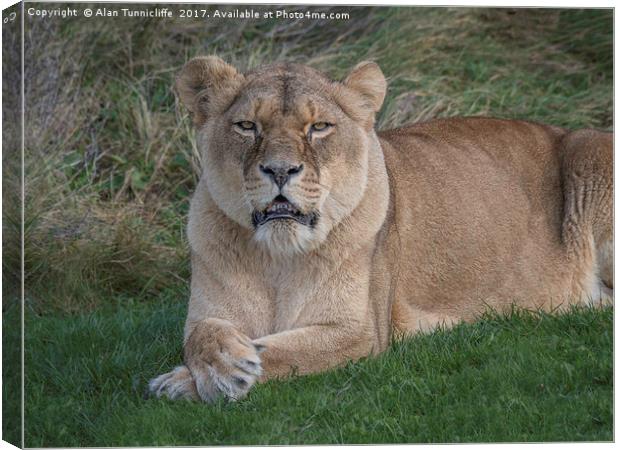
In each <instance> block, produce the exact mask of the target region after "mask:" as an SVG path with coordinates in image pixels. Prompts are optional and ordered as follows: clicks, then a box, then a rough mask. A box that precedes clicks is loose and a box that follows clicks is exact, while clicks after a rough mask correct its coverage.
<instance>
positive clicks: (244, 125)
mask: <svg viewBox="0 0 620 450" xmlns="http://www.w3.org/2000/svg"><path fill="white" fill-rule="evenodd" d="M235 125H236V126H237V127H239V128H241V129H242V130H244V131H253V130H256V124H255V123H254V122H250V121H249V120H242V121H240V122H235Z"/></svg>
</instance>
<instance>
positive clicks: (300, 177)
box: [177, 57, 385, 254]
mask: <svg viewBox="0 0 620 450" xmlns="http://www.w3.org/2000/svg"><path fill="white" fill-rule="evenodd" d="M362 72H364V73H362ZM360 75H366V76H365V77H364V76H360ZM373 83H374V84H373ZM177 87H178V89H179V93H180V95H181V98H182V100H183V101H184V102H185V103H186V104H187V105H188V106H189V109H190V111H192V112H193V114H194V120H195V121H196V123H197V125H198V127H199V132H198V144H199V145H200V147H201V149H202V151H203V152H204V162H205V164H204V171H203V175H202V176H203V177H204V178H205V180H204V181H205V182H206V184H207V187H208V190H209V193H210V194H211V196H212V197H213V199H214V201H215V202H216V203H217V205H218V206H219V207H220V208H221V210H222V211H223V212H224V213H225V214H226V215H227V216H228V217H230V218H231V219H233V220H234V221H236V222H237V223H239V224H240V225H242V226H245V227H248V228H251V229H253V230H254V237H255V239H256V240H257V241H258V242H260V243H263V244H264V245H265V246H266V247H267V248H268V249H269V251H270V252H272V253H274V254H294V253H300V252H304V251H308V250H310V249H312V248H316V246H318V245H320V243H321V242H323V240H324V239H325V238H326V236H327V235H328V234H329V232H330V230H331V229H332V228H333V227H334V226H336V225H337V224H338V223H340V222H342V221H343V220H346V218H347V216H349V215H350V214H351V212H352V211H353V210H354V209H355V207H356V206H357V204H358V203H359V201H360V200H361V198H362V196H363V193H364V190H365V188H366V185H367V182H368V180H367V171H368V150H369V148H370V146H371V145H373V142H374V139H376V136H375V134H374V131H373V129H372V125H373V119H374V113H375V112H376V110H378V109H379V107H380V105H381V102H382V100H383V96H384V93H385V80H384V78H383V76H382V75H381V72H380V70H379V69H378V67H377V66H376V65H374V64H372V63H366V64H364V65H361V66H358V68H357V69H356V70H354V72H352V74H351V75H349V77H348V78H347V79H346V80H345V81H344V82H342V83H340V82H334V81H331V80H329V79H328V78H326V77H325V76H324V75H322V74H321V73H319V72H317V71H315V70H313V69H310V68H308V67H305V66H299V65H275V66H269V67H266V68H263V69H261V70H258V71H255V72H252V73H249V74H246V75H241V74H239V73H237V72H236V70H235V69H234V68H232V67H231V66H229V65H227V64H225V63H224V62H223V61H221V60H220V59H219V58H214V57H209V58H197V59H194V60H192V61H190V62H189V63H188V64H187V65H186V67H185V68H184V70H183V72H182V73H181V75H180V76H179V79H178V82H177ZM377 87H378V89H377ZM377 91H380V92H379V93H377ZM188 92H189V94H190V95H189V98H188V96H187V94H188ZM184 97H185V98H184Z"/></svg>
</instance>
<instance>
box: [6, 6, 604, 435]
mask: <svg viewBox="0 0 620 450" xmlns="http://www.w3.org/2000/svg"><path fill="white" fill-rule="evenodd" d="M40 7H41V8H44V7H45V5H40ZM49 7H50V8H56V7H58V5H51V6H49ZM182 7H183V6H182V5H176V6H175V8H182ZM210 8H215V6H212V7H210ZM266 8H270V9H272V8H271V7H254V9H255V10H262V9H266ZM288 9H291V10H292V9H295V8H293V7H290V8H288ZM297 9H304V10H305V8H303V7H299V8H297ZM313 9H315V10H320V11H325V10H327V9H331V10H345V11H347V12H349V13H350V14H351V19H350V20H348V21H338V22H329V23H327V24H325V23H320V22H309V21H288V22H277V21H274V20H257V21H244V22H231V21H207V22H205V21H193V20H182V19H174V20H165V21H161V20H148V19H136V18H132V19H122V18H115V19H109V20H107V19H100V20H96V21H93V20H85V19H83V18H82V19H78V20H62V19H50V20H46V21H40V20H36V19H33V18H31V17H27V18H26V27H27V30H28V31H29V32H28V33H26V36H25V49H24V51H25V57H26V63H25V69H26V71H25V79H24V81H25V85H26V93H27V95H26V126H27V133H26V142H25V159H26V164H25V173H26V204H25V223H24V226H25V248H26V252H25V255H24V257H25V271H26V279H25V285H26V310H27V315H26V316H27V328H26V343H25V352H26V378H27V379H26V395H27V397H26V444H27V445H29V446H49V445H57V446H70V445H81V446H85V445H99V446H101V445H123V444H126V445H130V444H136V443H140V444H142V445H148V444H156V443H159V444H169V445H170V444H207V443H225V442H226V443H233V442H235V443H253V444H258V443H287V442H289V443H302V442H303V443H313V442H316V443H327V442H329V443H335V442H350V443H354V442H355V443H358V442H359V443H362V442H404V441H407V442H456V441H493V440H499V441H510V440H519V441H520V440H528V441H532V440H570V439H574V440H585V439H587V440H598V439H602V440H609V439H611V438H612V435H611V364H612V360H611V311H609V310H605V311H581V312H574V313H573V314H571V315H568V316H563V317H549V316H542V317H527V316H522V315H515V316H514V317H512V318H511V319H506V320H504V319H500V318H497V317H491V316H490V317H487V318H486V319H485V321H483V322H480V323H477V324H475V325H470V326H462V327H458V328H457V329H456V330H453V331H451V332H449V333H443V332H440V333H436V334H433V335H431V336H425V337H419V338H416V339H415V340H414V341H412V342H411V343H408V344H406V345H404V344H403V345H400V344H399V345H397V346H396V347H394V348H393V349H391V350H390V352H389V353H388V354H386V355H385V356H382V357H381V358H378V359H371V360H368V361H364V362H362V363H359V364H356V365H351V366H349V367H347V368H345V369H342V370H340V371H336V372H333V373H329V374H326V375H317V376H312V377H307V378H303V379H296V380H290V381H285V382H279V383H276V382H273V383H268V384H267V385H265V386H260V387H259V388H258V389H256V390H255V391H254V392H252V394H251V395H250V397H249V398H248V399H247V400H246V401H244V402H241V403H238V404H235V405H224V404H218V405H215V406H212V407H205V406H204V405H198V404H183V403H169V402H166V401H155V400H148V401H144V400H142V399H141V394H142V391H143V389H144V383H145V381H146V380H147V379H148V378H149V377H151V376H154V375H156V374H159V373H161V372H162V371H163V370H167V369H169V368H170V367H172V366H173V365H175V364H177V363H178V362H179V361H180V342H181V330H182V322H183V316H184V309H185V306H184V305H185V304H186V301H187V285H188V281H189V275H190V271H189V255H188V249H187V239H186V235H185V223H186V217H187V211H188V205H189V198H190V194H191V192H192V191H193V189H194V186H195V184H196V181H197V179H198V176H199V173H200V164H201V158H200V154H199V152H198V151H197V149H196V145H195V141H194V137H193V131H192V129H191V125H190V121H189V120H188V117H187V113H186V111H185V110H184V109H183V108H181V107H180V105H179V104H178V103H177V101H176V100H175V96H174V93H173V91H172V90H171V86H172V83H173V78H174V75H175V73H176V72H177V71H178V70H179V68H180V67H181V65H182V64H183V63H184V62H185V61H187V59H188V58H189V57H191V56H193V55H196V54H210V53H217V54H218V55H220V56H221V57H223V58H224V59H226V60H227V61H229V62H231V63H233V64H235V65H236V66H237V67H239V68H240V69H241V70H245V69H248V68H253V67H256V66H258V65H262V64H267V63H270V62H274V61H282V60H286V61H293V62H303V63H306V64H309V65H311V66H313V67H316V68H318V69H321V70H324V71H326V72H327V73H328V74H330V75H331V76H333V77H335V78H342V77H344V76H345V75H346V73H347V72H348V70H350V68H351V67H353V66H354V65H355V64H356V63H358V62H359V61H361V60H364V59H372V60H375V61H377V62H378V63H379V64H380V66H381V67H382V69H383V71H384V73H385V75H386V77H387V78H388V81H389V90H388V93H387V97H386V101H385V104H384V106H383V108H382V110H381V112H380V113H379V116H378V126H379V127H380V128H389V127H395V126H400V125H403V124H405V123H411V122H415V121H422V120H428V119H431V118H434V117H448V116H455V115H490V116H498V117H505V118H521V119H529V120H536V121H542V122H546V123H550V124H554V125H558V126H563V127H567V128H579V127H595V128H600V129H606V130H611V129H612V119H613V110H612V106H613V95H612V80H613V72H612V66H613V64H612V63H613V52H612V48H613V46H612V36H613V26H612V22H613V12H612V11H611V10H570V9H563V10H550V9H531V10H528V9H514V10H511V9H484V8H482V9H475V8H362V7H327V6H325V7H314V8H313ZM8 31H9V28H8V27H7V28H4V29H3V33H4V34H3V37H4V38H5V39H4V40H3V42H5V46H4V48H3V58H5V59H4V60H5V61H8V62H10V61H20V57H21V55H20V53H19V50H20V45H17V44H16V43H15V42H17V41H15V40H14V39H13V40H12V38H14V36H10V35H9V34H10V33H9V32H8ZM11 42H13V44H11ZM19 66H20V65H19V64H5V65H3V67H4V72H3V78H4V81H5V82H4V84H3V86H4V90H3V101H4V106H6V105H10V104H11V103H13V104H19V102H20V99H19V98H18V97H17V95H18V93H19V92H20V89H19V86H20V80H19V71H18V68H19ZM11 86H13V88H11ZM4 116H5V117H10V116H11V114H5V115H4ZM5 125H6V124H5ZM9 125H10V124H9ZM13 125H14V127H16V125H15V124H14V123H13ZM17 128H18V127H17ZM17 128H15V130H13V131H16V132H15V133H11V132H10V131H11V128H10V127H7V128H6V130H7V131H6V132H5V133H3V149H4V151H3V164H2V166H3V200H4V201H3V221H2V226H3V294H4V295H3V312H4V317H3V319H4V321H3V333H4V334H3V339H4V344H5V345H4V348H5V349H9V350H5V352H4V353H3V361H4V368H5V373H4V376H5V380H6V382H5V385H4V386H5V389H4V390H3V399H4V405H5V409H4V411H5V414H9V413H10V414H11V415H12V416H17V414H16V412H17V411H18V405H17V404H16V403H17V400H18V395H17V394H18V393H19V389H20V386H19V379H17V377H11V376H9V375H11V374H10V373H9V372H7V370H8V368H9V367H18V364H19V351H18V350H19V347H18V346H17V345H16V343H17V342H18V340H19V337H18V335H16V334H13V333H16V332H17V331H18V330H16V329H15V328H14V327H15V325H16V324H17V323H18V318H17V308H16V306H15V299H16V298H17V297H18V294H17V293H18V292H19V285H20V271H19V267H20V260H21V254H20V208H19V207H20V203H19V201H17V199H16V197H15V196H16V193H18V192H19V186H20V179H19V176H18V175H19V172H20V170H19V169H20V166H19V159H20V156H21V155H20V152H19V150H20V144H19V139H18V137H19V133H18V132H17ZM7 344H8V345H7ZM541 385H542V387H541ZM5 417H6V416H5ZM15 425H16V423H15V422H11V423H9V422H7V421H4V425H3V431H4V435H5V436H12V437H14V438H15V437H17V436H19V431H18V430H17V428H15Z"/></svg>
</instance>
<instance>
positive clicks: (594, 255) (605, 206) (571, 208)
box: [562, 130, 613, 304]
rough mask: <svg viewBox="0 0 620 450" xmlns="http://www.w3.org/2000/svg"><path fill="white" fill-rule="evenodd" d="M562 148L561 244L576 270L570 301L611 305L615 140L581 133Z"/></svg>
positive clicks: (572, 135)
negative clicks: (562, 203) (562, 217)
mask: <svg viewBox="0 0 620 450" xmlns="http://www.w3.org/2000/svg"><path fill="white" fill-rule="evenodd" d="M562 144H563V148H562V170H563V181H564V222H563V229H562V238H563V241H564V243H565V245H566V248H567V252H568V257H569V259H570V262H571V263H573V264H575V267H576V271H575V274H574V279H573V286H572V292H571V296H572V297H573V298H576V299H579V300H580V301H581V302H584V303H588V304H597V303H600V302H604V303H606V302H608V301H609V300H611V299H612V297H613V223H612V214H613V141H612V135H611V134H609V133H602V132H598V131H594V130H579V131H575V132H572V133H569V134H567V135H566V136H565V137H564V139H563V142H562Z"/></svg>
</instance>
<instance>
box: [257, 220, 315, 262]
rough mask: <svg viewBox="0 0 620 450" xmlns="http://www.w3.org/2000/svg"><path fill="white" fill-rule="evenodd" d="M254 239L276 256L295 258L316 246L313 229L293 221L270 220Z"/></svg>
mask: <svg viewBox="0 0 620 450" xmlns="http://www.w3.org/2000/svg"><path fill="white" fill-rule="evenodd" d="M254 239H255V240H256V241H257V242H259V243H260V244H261V245H263V246H264V247H265V248H266V249H267V251H269V253H271V254H272V255H274V256H294V255H299V254H303V253H306V252H308V251H309V250H310V249H311V248H313V247H314V246H315V245H316V242H315V241H316V236H315V233H314V232H313V229H312V228H311V227H308V226H306V225H302V224H300V223H298V222H297V221H295V220H292V219H277V220H270V221H269V222H266V223H264V224H263V225H260V226H259V227H257V228H256V230H255V232H254Z"/></svg>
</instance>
